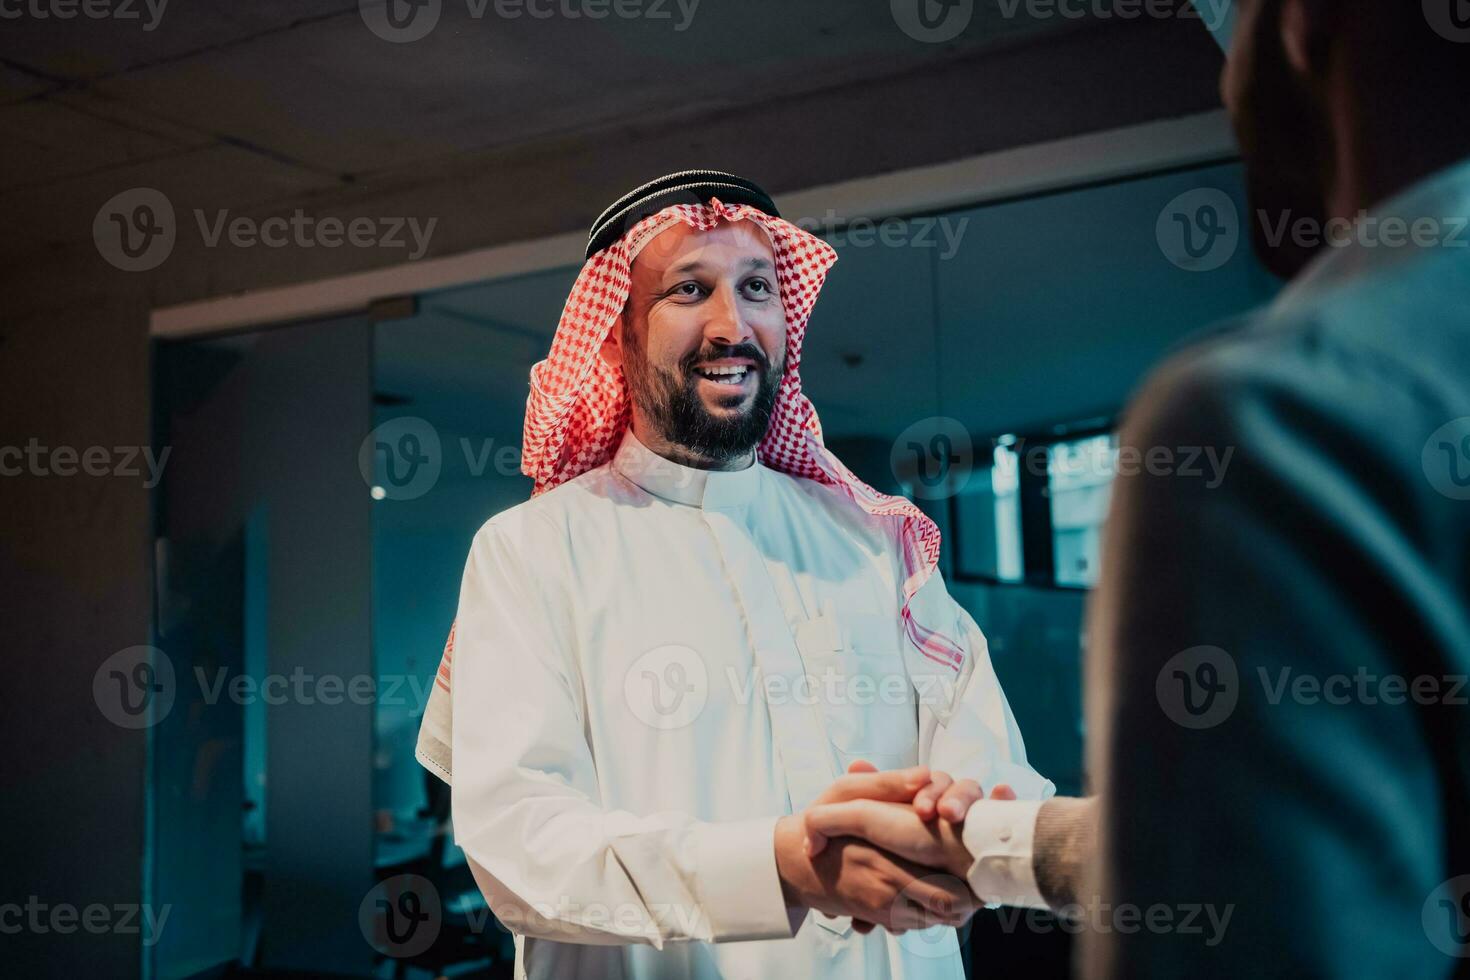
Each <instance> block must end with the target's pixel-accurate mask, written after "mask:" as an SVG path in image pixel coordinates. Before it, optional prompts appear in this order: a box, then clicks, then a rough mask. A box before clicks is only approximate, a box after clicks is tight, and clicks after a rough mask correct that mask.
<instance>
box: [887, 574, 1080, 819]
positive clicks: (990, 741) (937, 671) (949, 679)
mask: <svg viewBox="0 0 1470 980" xmlns="http://www.w3.org/2000/svg"><path fill="white" fill-rule="evenodd" d="M910 609H911V611H912V612H913V613H914V616H915V618H916V619H917V620H918V622H920V623H921V624H923V625H924V626H925V627H927V628H929V629H934V630H937V631H939V632H941V633H944V634H945V635H947V636H949V637H950V638H951V639H953V640H955V641H956V642H957V643H958V644H959V646H960V648H961V649H962V650H963V651H964V661H963V663H962V664H961V665H960V667H959V669H958V671H956V670H953V669H951V668H947V667H944V666H942V665H938V664H934V663H932V662H929V661H926V660H925V659H924V658H923V655H922V654H919V653H918V652H917V651H915V650H914V649H913V648H912V644H907V646H908V649H906V650H905V656H907V657H908V663H909V665H910V676H911V677H912V678H913V680H914V683H915V689H916V691H917V694H918V702H919V712H918V714H919V717H918V722H919V761H920V763H922V764H924V765H927V766H929V767H930V768H932V769H935V770H939V771H942V772H947V773H949V774H950V775H951V776H953V777H955V778H956V779H973V780H975V781H976V782H978V783H980V785H981V786H982V787H984V789H985V790H986V791H987V792H988V791H989V790H990V789H991V788H992V787H994V786H996V785H998V784H1000V783H1006V784H1009V785H1010V787H1011V788H1012V789H1014V790H1015V791H1016V796H1017V797H1018V798H1019V799H1023V800H1044V799H1047V798H1049V797H1051V796H1052V795H1053V794H1055V793H1056V786H1055V785H1053V784H1052V782H1051V780H1049V779H1046V778H1044V777H1043V776H1042V775H1041V774H1040V773H1038V772H1037V771H1036V770H1035V769H1033V768H1032V767H1031V765H1030V763H1028V762H1027V761H1026V745H1025V742H1024V741H1023V740H1022V738H1021V729H1020V726H1018V725H1017V724H1016V716H1015V715H1014V714H1012V712H1011V706H1010V703H1009V702H1008V701H1007V700H1006V696H1005V692H1004V691H1003V690H1001V686H1000V679H999V678H997V677H996V675H995V668H994V667H993V666H992V665H991V663H990V647H989V644H987V643H986V641H985V634H984V633H982V632H981V631H980V627H979V626H978V625H977V624H976V623H975V619H974V617H972V616H971V615H970V613H969V612H968V611H967V610H966V609H965V608H964V607H963V606H961V605H960V604H959V603H958V602H956V601H955V600H954V597H953V596H951V595H950V594H949V590H948V589H947V588H946V587H945V584H944V578H943V576H941V575H940V573H939V570H938V569H936V570H935V571H934V573H933V574H932V575H930V576H929V579H928V581H927V582H925V583H924V585H923V587H922V588H920V589H919V591H918V592H917V593H915V595H914V597H913V601H912V604H911V606H910Z"/></svg>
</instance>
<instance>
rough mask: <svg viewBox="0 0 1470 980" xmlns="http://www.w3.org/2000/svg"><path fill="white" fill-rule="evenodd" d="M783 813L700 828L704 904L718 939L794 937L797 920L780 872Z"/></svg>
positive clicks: (697, 838) (697, 831)
mask: <svg viewBox="0 0 1470 980" xmlns="http://www.w3.org/2000/svg"><path fill="white" fill-rule="evenodd" d="M778 819H779V818H777V817H760V818H757V819H754V820H736V821H729V822H724V823H710V824H700V825H697V826H696V827H695V828H694V834H695V853H696V854H697V855H698V862H699V864H698V867H699V875H698V879H697V880H698V883H699V884H698V887H699V892H700V904H701V905H702V906H703V907H704V910H705V914H706V915H707V916H708V917H709V923H710V929H711V931H712V932H713V939H714V941H715V942H736V941H739V940H742V939H789V938H790V937H791V936H792V935H793V933H792V931H791V919H790V917H789V916H787V914H786V900H785V898H784V897H783V896H782V894H781V879H780V876H779V875H777V873H776V821H777V820H778Z"/></svg>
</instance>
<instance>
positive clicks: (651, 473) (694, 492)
mask: <svg viewBox="0 0 1470 980" xmlns="http://www.w3.org/2000/svg"><path fill="white" fill-rule="evenodd" d="M612 467H613V469H615V470H616V471H617V472H619V473H620V474H622V475H623V476H624V477H626V478H627V479H628V480H630V481H631V482H633V483H635V484H637V485H638V486H639V487H641V488H643V489H644V490H646V491H648V492H649V493H651V494H653V495H654V496H655V497H659V498H661V499H663V500H669V501H673V502H674V503H678V504H687V505H689V506H691V507H700V508H702V509H704V510H728V509H731V508H736V507H744V506H745V505H746V504H748V503H750V502H751V501H752V500H754V499H755V497H756V496H757V494H758V493H759V492H760V481H761V470H762V469H764V467H763V466H762V465H761V464H760V462H759V461H753V462H751V464H750V465H749V466H747V467H745V468H744V469H740V470H702V469H699V468H698V467H694V466H685V465H683V464H682V463H676V462H674V461H673V460H671V459H665V458H664V457H663V456H660V455H659V454H658V453H656V452H654V451H653V450H651V449H649V448H648V447H647V446H645V445H644V444H643V441H642V440H641V439H639V438H638V437H637V436H635V435H634V434H633V427H632V426H631V425H630V426H628V428H627V429H626V430H624V432H623V439H622V442H620V443H618V450H617V452H616V453H615V454H614V455H613V459H612Z"/></svg>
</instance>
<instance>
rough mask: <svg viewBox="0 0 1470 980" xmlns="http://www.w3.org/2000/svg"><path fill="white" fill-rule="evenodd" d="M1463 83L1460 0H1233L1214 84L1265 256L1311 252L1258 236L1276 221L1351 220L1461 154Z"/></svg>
mask: <svg viewBox="0 0 1470 980" xmlns="http://www.w3.org/2000/svg"><path fill="white" fill-rule="evenodd" d="M1436 3H1437V4H1441V5H1443V7H1444V11H1443V13H1444V17H1443V18H1442V20H1443V23H1442V24H1441V23H1440V22H1439V20H1438V19H1435V17H1432V16H1431V14H1435V15H1437V13H1439V11H1437V10H1433V11H1432V10H1430V6H1431V5H1432V4H1436ZM1461 20H1463V21H1464V25H1463V26H1464V33H1465V35H1466V36H1465V38H1464V40H1463V41H1460V40H1456V37H1457V35H1456V30H1455V25H1456V24H1458V23H1459V22H1460V21H1461ZM1467 85H1470V0H1426V2H1421V0H1240V9H1239V15H1238V20H1237V23H1236V30H1235V38H1234V40H1233V43H1232V45H1231V49H1230V55H1229V59H1228V61H1227V64H1226V68H1225V73H1224V76H1223V77H1222V79H1221V94H1222V95H1223V97H1224V100H1225V105H1226V107H1227V108H1228V109H1229V110H1230V116H1231V119H1232V121H1233V122H1234V124H1235V131H1236V135H1237V137H1238V139H1239V142H1240V147H1241V153H1242V155H1243V156H1244V159H1245V165H1246V182H1247V189H1248V191H1249V194H1250V199H1251V209H1252V219H1251V222H1250V224H1251V229H1252V237H1253V240H1254V242H1255V246H1256V250H1257V251H1258V252H1259V253H1260V255H1261V257H1262V260H1263V261H1264V262H1265V263H1266V265H1267V266H1268V267H1269V268H1270V269H1271V270H1272V271H1274V272H1276V273H1277V274H1278V275H1282V276H1286V277H1290V276H1292V275H1295V273H1296V272H1298V271H1300V269H1301V267H1302V265H1304V264H1305V263H1306V261H1307V260H1309V259H1310V258H1311V254H1310V253H1309V252H1306V251H1303V250H1302V249H1301V248H1300V246H1297V245H1294V244H1293V242H1292V236H1284V237H1281V238H1279V239H1278V240H1277V241H1275V242H1272V241H1270V240H1268V236H1267V235H1266V230H1267V228H1269V227H1272V226H1278V225H1279V223H1280V222H1282V221H1283V219H1287V218H1289V220H1291V221H1296V220H1297V219H1300V218H1307V219H1315V220H1317V221H1319V222H1325V220H1326V219H1327V218H1328V217H1334V216H1341V217H1347V218H1352V217H1354V216H1355V215H1356V212H1357V211H1358V210H1359V209H1362V208H1367V207H1371V206H1372V205H1374V204H1376V203H1379V202H1380V201H1382V200H1383V199H1384V198H1386V197H1388V196H1391V195H1392V194H1394V193H1397V192H1398V191H1400V190H1403V189H1404V188H1405V187H1406V186H1408V185H1409V184H1411V183H1413V182H1414V181H1416V180H1418V179H1419V178H1421V177H1424V176H1427V175H1428V174H1429V173H1431V172H1433V171H1434V170H1437V169H1439V168H1440V167H1442V166H1448V165H1449V164H1451V163H1453V162H1455V161H1456V160H1458V159H1460V158H1462V157H1464V156H1467V155H1470V127H1466V126H1465V125H1464V123H1463V119H1464V116H1465V113H1464V110H1463V108H1461V107H1462V106H1463V104H1464V99H1465V97H1466V93H1467V87H1466V86H1467Z"/></svg>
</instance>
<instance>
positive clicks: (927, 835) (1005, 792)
mask: <svg viewBox="0 0 1470 980" xmlns="http://www.w3.org/2000/svg"><path fill="white" fill-rule="evenodd" d="M848 772H849V774H851V773H855V772H864V773H874V769H873V766H872V765H871V764H869V763H866V762H855V763H853V765H852V766H851V767H850V768H849V770H848ZM877 775H885V774H877ZM844 778H845V779H848V780H850V782H848V783H847V788H848V789H849V790H850V791H858V790H860V789H862V788H871V787H873V786H874V784H873V783H863V782H858V781H851V780H853V777H852V776H851V775H849V776H847V777H844ZM869 778H871V777H869ZM839 782H841V781H840V780H839ZM830 795H832V794H831V791H829V792H828V793H826V794H823V796H822V797H820V798H818V800H816V801H815V802H814V803H813V805H812V806H811V807H810V808H809V809H807V810H806V811H805V812H804V814H803V816H804V818H805V829H806V837H807V852H808V854H809V855H810V856H812V857H813V858H815V857H816V856H817V855H818V854H820V853H821V852H822V851H823V850H824V849H825V848H826V846H827V841H828V838H830V837H841V836H848V837H857V838H862V839H865V840H866V841H867V842H868V843H871V844H875V845H877V846H878V847H880V848H883V849H884V850H886V851H889V852H891V853H892V854H894V855H896V856H898V857H900V858H905V859H907V860H909V861H913V862H915V863H916V864H919V865H925V866H927V867H929V868H934V869H939V870H941V871H943V872H944V873H947V874H950V875H954V876H955V877H956V878H958V879H960V881H963V880H964V879H965V877H966V873H967V871H968V870H969V868H970V865H971V863H972V862H973V860H974V858H973V857H972V856H971V854H970V852H969V850H968V849H967V848H966V847H965V844H964V840H963V839H962V837H961V824H962V823H963V822H964V819H965V814H966V813H968V812H969V810H970V805H971V804H972V803H974V802H975V801H976V800H980V799H983V798H984V795H985V794H984V791H983V790H982V789H981V788H980V784H979V783H977V782H975V781H974V780H973V779H960V780H955V779H952V778H951V777H950V776H949V774H948V773H943V772H938V773H934V774H933V775H932V776H931V778H930V780H929V782H928V783H927V784H926V785H924V786H923V787H922V788H920V789H919V790H918V791H917V792H916V793H915V794H914V796H913V799H912V801H911V802H910V803H908V804H907V805H906V804H904V802H903V801H902V799H901V798H899V799H894V798H893V797H892V796H891V795H890V796H879V795H876V794H873V795H868V794H862V795H859V796H857V797H852V796H849V797H848V799H846V800H836V799H830V798H828V797H829V796H830ZM990 798H991V799H992V800H1014V799H1015V798H1016V794H1015V792H1014V791H1013V790H1012V789H1011V788H1010V787H1009V786H1006V785H1004V784H1002V785H999V786H997V787H995V789H994V790H992V791H991V793H990ZM936 817H943V818H944V819H942V820H936V819H935V818H936ZM965 894H966V898H967V900H969V902H970V903H971V907H970V914H973V912H974V910H975V908H976V907H978V906H977V904H976V899H975V896H974V895H973V894H972V893H970V891H969V889H968V888H965ZM968 918H969V915H968V914H967V915H966V916H965V919H968ZM961 921H962V922H963V921H964V920H961ZM853 925H854V927H855V928H856V929H857V930H858V931H859V932H863V933H866V932H870V931H872V929H873V925H874V924H873V922H872V921H855V922H854V923H853Z"/></svg>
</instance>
